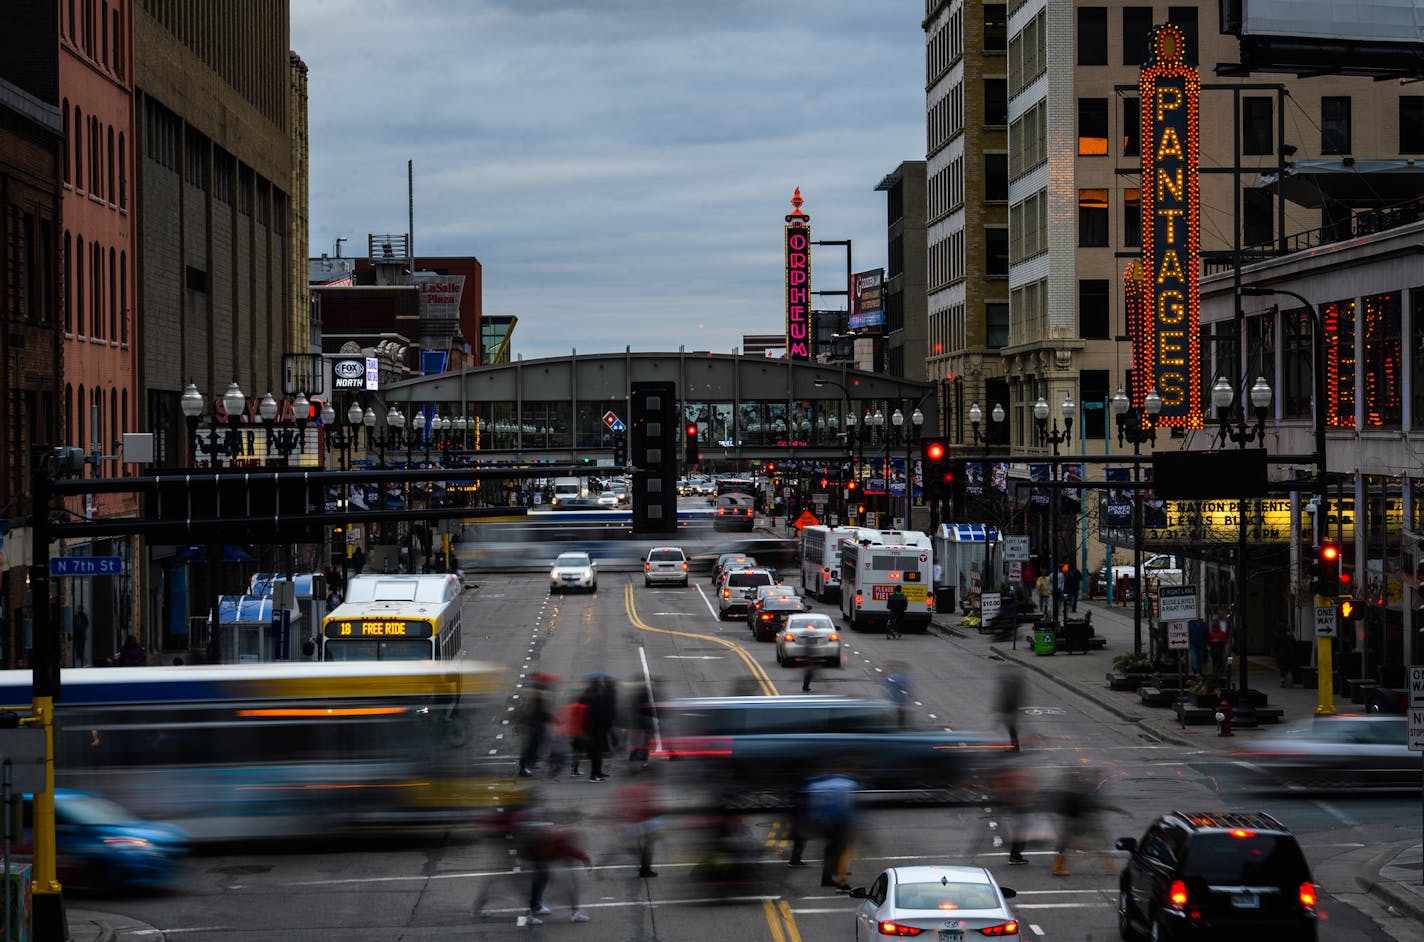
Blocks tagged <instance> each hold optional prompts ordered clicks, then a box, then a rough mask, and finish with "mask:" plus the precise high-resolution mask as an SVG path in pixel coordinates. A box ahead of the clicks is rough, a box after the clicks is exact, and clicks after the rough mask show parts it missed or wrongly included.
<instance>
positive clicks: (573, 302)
mask: <svg viewBox="0 0 1424 942" xmlns="http://www.w3.org/2000/svg"><path fill="white" fill-rule="evenodd" d="M923 14H924V3H923V0H293V2H292V37H291V39H292V48H293V49H295V50H296V51H297V52H298V54H300V55H301V56H302V58H303V60H304V61H305V62H306V64H307V66H308V68H309V69H310V74H309V80H310V89H309V94H310V109H311V116H310V134H311V252H312V254H313V255H319V254H320V253H321V252H323V251H325V252H332V251H333V246H334V244H335V240H336V239H337V237H346V238H348V239H350V242H349V243H348V244H347V245H346V246H344V247H343V251H344V252H345V254H358V253H360V252H363V251H364V249H365V241H366V236H367V234H368V233H383V232H404V231H406V228H407V208H406V206H407V204H406V161H407V160H414V161H415V249H416V256H417V258H419V256H421V255H422V254H434V255H474V256H476V257H477V258H479V260H480V262H481V264H482V265H483V266H484V310H485V312H486V313H490V314H514V315H517V316H518V317H519V327H518V328H517V330H516V332H515V339H514V349H515V351H516V352H517V353H522V354H523V355H524V356H525V357H526V358H532V357H540V356H555V355H560V354H566V353H567V352H568V351H569V350H570V349H571V348H577V349H578V350H580V351H582V352H596V351H601V350H620V349H622V348H623V347H624V346H625V345H631V346H632V347H633V349H634V350H676V349H677V347H678V346H679V345H686V346H687V348H688V349H689V350H714V351H719V352H724V351H730V350H731V349H732V348H733V347H736V346H739V345H740V343H741V337H742V334H744V333H773V332H779V331H781V330H782V329H783V328H784V319H785V315H784V311H783V299H782V291H783V283H784V275H783V270H782V265H783V260H782V254H781V253H782V247H781V244H780V239H781V237H782V226H783V225H784V223H785V219H784V217H785V215H786V214H787V213H788V212H790V211H791V207H790V204H789V202H788V201H789V199H790V197H791V193H792V190H793V189H794V188H795V187H798V186H799V187H800V188H801V193H802V196H803V197H804V198H805V200H806V204H805V207H804V210H805V211H806V212H808V213H810V215H811V226H812V237H813V238H815V239H851V240H852V241H853V243H854V252H855V257H854V265H855V268H856V270H864V269H867V268H878V267H882V266H884V264H885V254H886V247H885V194H884V193H877V192H875V185H876V184H877V183H878V182H879V181H880V180H881V178H882V177H884V176H885V174H886V173H888V172H890V171H891V170H893V169H894V168H895V167H896V166H897V165H898V164H899V163H900V162H901V161H902V160H912V159H922V158H923V157H924V151H925V132H924V123H925V121H924V112H925V108H924V51H923V42H924V40H923V32H922V31H921V29H920V20H921V17H922V16H923ZM844 272H845V254H844V249H843V248H840V247H832V246H824V247H820V248H817V249H815V250H814V254H813V256H812V279H813V282H814V283H813V285H812V287H813V289H832V288H842V287H844V284H843V278H844ZM820 303H821V304H822V305H823V306H825V307H827V308H832V307H843V306H844V301H843V300H842V299H841V298H826V299H823V301H822V302H820ZM472 339H473V338H472Z"/></svg>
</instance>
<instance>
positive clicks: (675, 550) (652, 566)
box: [643, 546, 687, 586]
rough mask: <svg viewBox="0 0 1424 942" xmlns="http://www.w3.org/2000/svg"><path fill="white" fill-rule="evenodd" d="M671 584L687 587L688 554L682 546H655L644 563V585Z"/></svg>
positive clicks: (649, 551)
mask: <svg viewBox="0 0 1424 942" xmlns="http://www.w3.org/2000/svg"><path fill="white" fill-rule="evenodd" d="M655 582H671V583H674V584H676V585H680V586H686V585H687V554H686V553H684V552H683V551H682V547H681V546H655V547H653V548H652V549H650V550H648V558H647V559H646V560H644V561H643V584H644V585H649V586H650V585H652V584H653V583H655Z"/></svg>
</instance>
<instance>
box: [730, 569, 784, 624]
mask: <svg viewBox="0 0 1424 942" xmlns="http://www.w3.org/2000/svg"><path fill="white" fill-rule="evenodd" d="M775 584H776V576H775V575H774V574H773V573H772V571H771V570H770V569H730V568H728V569H725V570H723V572H722V581H721V582H720V583H719V584H718V586H717V617H718V618H720V619H722V620H723V621H726V620H727V619H728V618H731V617H732V616H733V615H734V614H736V613H738V612H740V613H742V614H743V615H745V614H747V613H749V612H750V611H751V607H752V599H753V598H754V597H755V596H756V590H757V589H758V588H759V587H761V586H764V585H775Z"/></svg>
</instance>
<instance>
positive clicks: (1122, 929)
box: [1117, 886, 1142, 942]
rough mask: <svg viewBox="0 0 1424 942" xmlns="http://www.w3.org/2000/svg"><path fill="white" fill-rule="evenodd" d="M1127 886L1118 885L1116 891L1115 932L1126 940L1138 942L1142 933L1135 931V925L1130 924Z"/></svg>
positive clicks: (1127, 941)
mask: <svg viewBox="0 0 1424 942" xmlns="http://www.w3.org/2000/svg"><path fill="white" fill-rule="evenodd" d="M1127 907H1128V894H1127V887H1125V886H1123V887H1119V888H1118V891H1117V934H1118V935H1120V936H1122V937H1123V939H1125V940H1126V942H1138V940H1140V939H1141V938H1142V933H1140V932H1138V931H1137V927H1136V926H1134V925H1133V924H1132V917H1131V915H1130V914H1129V913H1128V909H1127Z"/></svg>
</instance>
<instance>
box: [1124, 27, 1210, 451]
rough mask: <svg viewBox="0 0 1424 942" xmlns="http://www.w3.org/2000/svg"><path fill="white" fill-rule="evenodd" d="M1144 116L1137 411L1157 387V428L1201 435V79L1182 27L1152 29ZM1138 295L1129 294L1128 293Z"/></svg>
mask: <svg viewBox="0 0 1424 942" xmlns="http://www.w3.org/2000/svg"><path fill="white" fill-rule="evenodd" d="M1138 89H1139V92H1140V94H1141V102H1142V105H1141V112H1142V222H1143V225H1142V268H1143V271H1142V276H1143V282H1142V289H1141V290H1142V291H1143V295H1142V296H1141V298H1140V301H1141V302H1142V309H1143V310H1142V316H1140V317H1139V318H1137V320H1136V324H1135V325H1131V324H1130V327H1135V328H1136V330H1135V332H1134V335H1133V338H1132V340H1133V343H1132V351H1133V366H1134V368H1135V369H1136V370H1137V371H1139V374H1140V375H1142V376H1144V377H1146V381H1145V382H1143V383H1141V384H1139V385H1138V386H1137V390H1135V395H1134V397H1133V404H1134V405H1137V406H1141V405H1142V402H1141V401H1140V398H1139V396H1145V395H1146V394H1147V391H1148V389H1150V388H1153V387H1155V388H1156V389H1157V393H1158V395H1160V396H1161V397H1162V413H1161V415H1160V416H1158V418H1157V424H1159V425H1170V426H1178V427H1181V428H1201V427H1202V401H1201V396H1202V392H1201V354H1200V343H1201V310H1200V307H1201V296H1200V285H1199V282H1200V273H1201V220H1200V193H1199V189H1198V169H1197V148H1198V131H1199V126H1198V111H1197V106H1198V99H1199V98H1200V96H1201V79H1200V77H1199V76H1198V74H1197V69H1196V66H1194V65H1188V64H1187V61H1186V40H1185V38H1184V37H1183V35H1182V31H1181V30H1180V29H1178V28H1177V27H1176V26H1173V25H1171V24H1165V25H1161V26H1158V27H1156V28H1155V29H1153V31H1152V34H1151V37H1150V51H1149V55H1148V59H1147V61H1146V63H1144V64H1143V66H1142V75H1141V78H1140V80H1139V82H1138ZM1131 291H1132V288H1131V286H1129V293H1131Z"/></svg>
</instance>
